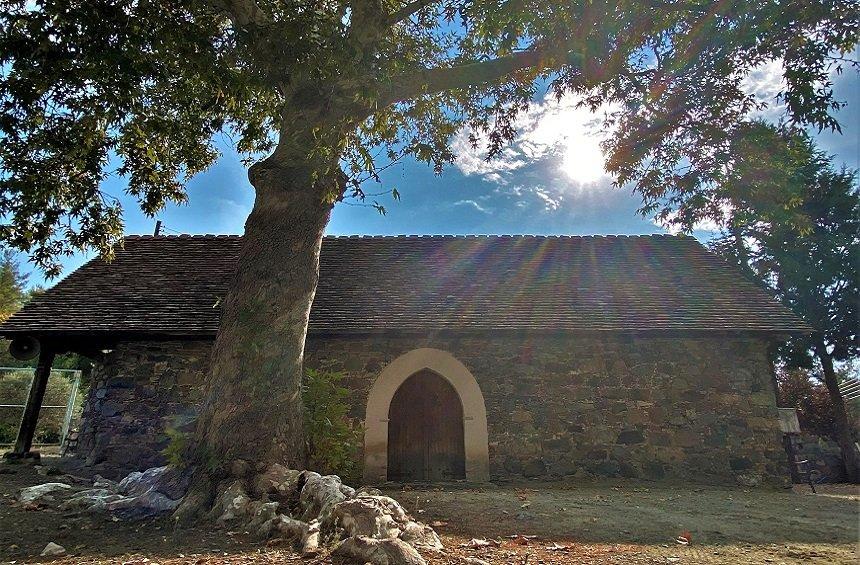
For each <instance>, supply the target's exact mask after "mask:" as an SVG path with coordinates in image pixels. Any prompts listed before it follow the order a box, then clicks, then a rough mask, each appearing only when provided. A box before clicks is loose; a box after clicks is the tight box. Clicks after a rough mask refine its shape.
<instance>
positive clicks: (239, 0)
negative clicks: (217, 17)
mask: <svg viewBox="0 0 860 565" xmlns="http://www.w3.org/2000/svg"><path fill="white" fill-rule="evenodd" d="M212 4H213V5H214V6H215V7H216V8H218V9H219V10H221V11H223V12H224V13H226V14H227V15H228V16H229V17H230V19H231V20H233V23H235V24H236V25H237V26H239V27H241V28H244V27H247V26H249V25H255V26H262V25H266V24H268V23H271V21H272V19H271V17H270V16H269V14H267V13H266V12H265V11H264V10H263V9H262V8H260V6H259V5H258V4H257V2H256V1H255V0H212Z"/></svg>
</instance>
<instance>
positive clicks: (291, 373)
mask: <svg viewBox="0 0 860 565" xmlns="http://www.w3.org/2000/svg"><path fill="white" fill-rule="evenodd" d="M305 165H307V162H306V159H304V160H302V159H298V160H296V161H293V162H290V161H289V160H286V159H284V158H283V157H280V158H278V159H276V158H274V157H270V158H269V159H266V160H264V161H262V162H260V163H257V164H256V165H254V166H253V167H251V170H250V171H249V178H250V180H251V184H252V185H253V186H254V188H255V189H256V200H255V202H254V208H253V210H252V212H251V214H250V216H249V217H248V220H247V222H246V224H245V236H244V239H243V241H242V249H241V253H240V256H239V262H238V265H237V270H236V273H235V275H234V276H233V280H232V284H231V286H230V289H229V291H228V293H227V296H226V297H225V298H224V301H223V306H222V319H221V325H220V329H219V332H218V336H217V338H216V340H215V345H214V348H213V351H212V357H211V366H210V370H209V371H210V372H209V375H208V380H207V388H206V397H205V402H204V404H203V406H202V409H201V412H200V415H199V418H198V421H197V428H196V432H195V436H194V438H193V441H192V443H191V447H190V454H189V455H190V459H191V463H192V465H193V467H194V475H193V479H192V486H191V490H190V491H189V496H187V497H186V501H187V503H186V504H184V505H183V507H181V509H180V514H179V515H178V516H177V518H179V519H181V520H183V521H186V520H187V519H193V518H194V517H195V516H196V515H197V514H199V512H201V511H203V510H205V509H207V507H208V506H209V505H210V503H211V500H212V497H213V496H214V495H215V490H216V489H217V487H218V484H219V483H223V481H225V480H227V479H230V478H232V477H233V476H236V475H239V474H243V473H247V472H248V470H249V469H250V470H251V471H252V472H253V470H254V469H257V470H259V469H260V468H262V467H263V466H267V465H270V464H272V463H280V464H282V465H285V466H287V467H289V468H298V469H302V468H304V467H303V465H304V463H305V441H304V434H303V430H302V428H303V413H302V400H301V381H302V360H303V352H304V345H305V335H306V332H307V326H308V316H309V314H310V309H311V303H312V302H313V299H314V293H315V291H316V285H317V279H318V268H319V252H320V245H321V243H322V237H323V230H324V229H325V226H326V224H327V223H328V219H329V215H330V212H331V208H332V205H331V203H330V201H329V200H330V199H327V198H326V195H327V194H330V193H331V184H329V185H328V186H325V185H324V183H323V182H319V181H317V182H313V181H312V180H311V179H312V176H311V174H312V171H313V169H312V168H311V167H308V166H305Z"/></svg>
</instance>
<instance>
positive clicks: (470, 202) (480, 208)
mask: <svg viewBox="0 0 860 565" xmlns="http://www.w3.org/2000/svg"><path fill="white" fill-rule="evenodd" d="M453 206H471V207H472V208H474V209H475V210H477V211H478V212H481V213H484V214H489V213H490V210H488V209H487V208H485V207H483V206H481V205H480V204H478V203H477V202H476V201H474V200H458V201H457V202H454V204H453Z"/></svg>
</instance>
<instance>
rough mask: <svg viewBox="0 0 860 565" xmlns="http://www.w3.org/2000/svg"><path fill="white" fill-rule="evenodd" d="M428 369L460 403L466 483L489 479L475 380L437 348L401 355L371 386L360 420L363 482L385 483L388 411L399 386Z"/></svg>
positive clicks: (484, 430) (483, 412) (481, 401)
mask: <svg viewBox="0 0 860 565" xmlns="http://www.w3.org/2000/svg"><path fill="white" fill-rule="evenodd" d="M425 369H427V370H430V371H433V372H434V373H436V374H438V375H440V376H442V377H444V378H445V379H446V380H447V381H448V382H449V383H451V386H453V387H454V390H455V391H456V392H457V394H458V395H459V396H460V401H461V402H462V404H463V443H464V447H465V456H466V480H467V481H470V482H485V481H488V480H489V478H490V457H489V447H488V435H487V409H486V406H485V405H484V395H483V394H482V393H481V388H480V387H479V386H478V381H476V380H475V377H474V376H473V375H472V373H471V372H470V371H469V369H467V368H466V366H465V365H463V363H461V362H460V361H459V360H457V358H456V357H454V356H453V355H451V354H450V353H448V352H447V351H442V350H441V349H432V348H421V349H413V350H412V351H409V352H408V353H404V354H403V355H401V356H400V357H398V358H397V359H395V360H394V361H392V362H391V363H389V364H388V365H387V366H386V367H385V368H384V369H383V370H382V372H381V373H379V376H378V377H377V378H376V381H375V382H374V383H373V388H371V389H370V394H369V395H368V398H367V412H366V415H365V420H364V479H365V482H367V483H378V482H382V481H385V480H386V479H387V474H388V411H389V408H390V406H391V400H392V399H393V398H394V394H395V393H396V392H397V389H398V388H400V385H402V384H403V383H404V381H406V379H408V378H409V377H410V376H412V375H414V374H415V373H417V372H418V371H422V370H425Z"/></svg>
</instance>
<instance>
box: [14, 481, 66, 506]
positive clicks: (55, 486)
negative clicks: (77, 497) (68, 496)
mask: <svg viewBox="0 0 860 565" xmlns="http://www.w3.org/2000/svg"><path fill="white" fill-rule="evenodd" d="M70 488H72V486H71V485H67V484H65V483H45V484H43V485H35V486H32V487H27V488H22V489H21V492H19V493H18V502H21V503H23V504H30V503H32V502H38V501H39V500H40V499H43V498H45V497H47V496H48V495H50V494H51V493H52V492H56V491H60V490H68V489H70ZM49 500H53V497H51V498H49Z"/></svg>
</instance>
